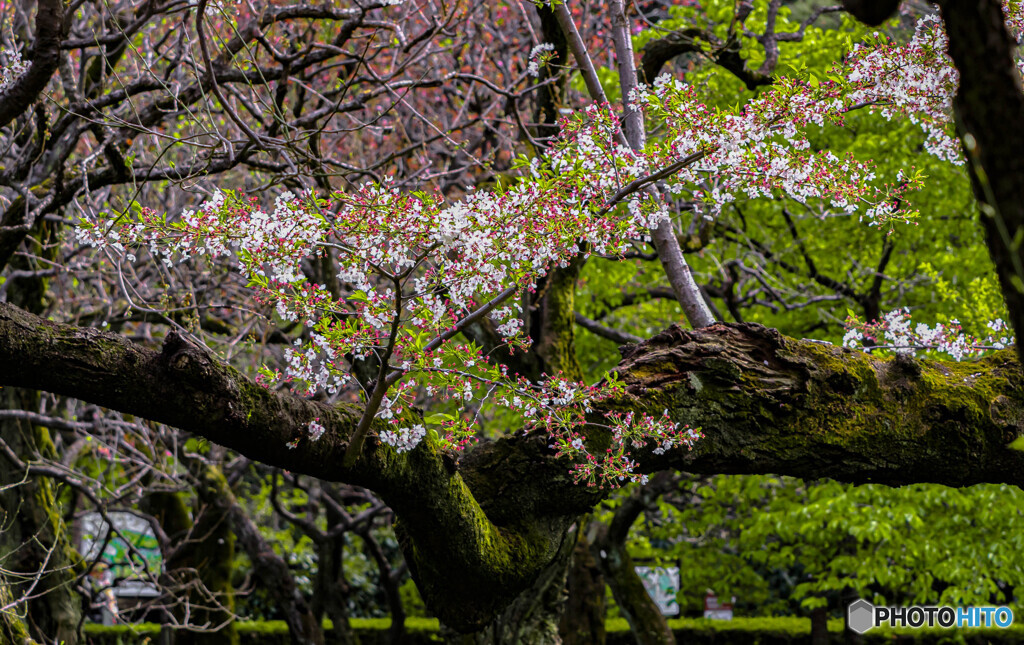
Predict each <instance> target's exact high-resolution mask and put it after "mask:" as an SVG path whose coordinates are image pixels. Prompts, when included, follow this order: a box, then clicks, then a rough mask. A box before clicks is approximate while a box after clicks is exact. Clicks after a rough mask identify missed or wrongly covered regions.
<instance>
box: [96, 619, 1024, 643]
mask: <svg viewBox="0 0 1024 645" xmlns="http://www.w3.org/2000/svg"><path fill="white" fill-rule="evenodd" d="M669 625H670V626H671V627H672V630H673V631H674V632H675V633H676V641H678V642H679V643H686V644H687V645H806V643H808V642H809V641H810V634H811V621H810V620H808V619H806V618H795V617H783V618H736V619H734V620H704V619H699V618H680V619H675V620H670V621H669ZM324 627H325V628H326V629H330V628H331V624H330V621H325V622H324ZM390 627H391V619H389V618H356V619H353V620H352V628H353V629H354V630H355V631H356V633H357V634H358V635H359V640H360V641H361V642H362V644H363V645H384V644H385V643H387V642H388V631H387V630H388V629H389V628H390ZM828 627H829V632H830V633H831V635H832V642H833V643H835V644H836V645H840V644H841V643H843V642H844V639H843V634H842V630H843V623H842V621H841V620H832V621H829V626H828ZM405 628H406V631H407V632H408V633H409V636H410V638H409V642H410V643H411V644H412V645H421V644H426V643H437V642H440V641H441V638H440V637H439V635H438V624H437V620H436V619H433V618H409V619H407V620H406V621H405ZM607 631H608V645H632V644H633V643H635V642H636V641H635V640H634V639H633V636H632V634H631V633H630V631H629V625H628V624H627V623H626V621H625V620H624V619H621V618H615V619H611V620H609V621H608V623H607ZM238 632H239V635H240V636H241V641H242V642H243V643H245V645H290V642H289V640H288V628H287V626H286V625H285V624H284V622H283V621H268V622H260V623H251V622H242V623H239V624H238ZM159 633H160V626H159V625H153V624H147V623H142V624H138V625H116V626H113V627H104V626H103V625H86V626H85V643H86V645H153V644H154V643H156V642H157V639H156V637H157V635H158V634H159ZM882 643H886V644H906V645H909V644H911V643H913V644H914V645H987V644H991V645H1003V644H1007V645H1009V644H1019V645H1024V624H1015V625H1013V626H1011V627H1009V628H1007V629H970V630H963V631H957V630H952V629H896V630H891V629H886V630H872V631H870V632H868V633H867V634H865V635H864V645H881V644H882Z"/></svg>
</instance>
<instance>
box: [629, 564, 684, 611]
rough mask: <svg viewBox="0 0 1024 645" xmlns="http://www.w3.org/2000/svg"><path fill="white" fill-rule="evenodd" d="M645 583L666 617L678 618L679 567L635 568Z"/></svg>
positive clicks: (648, 591)
mask: <svg viewBox="0 0 1024 645" xmlns="http://www.w3.org/2000/svg"><path fill="white" fill-rule="evenodd" d="M635 569H636V574H637V575H638V576H640V579H641V580H643V582H644V589H646V590H647V593H648V594H650V596H651V598H652V599H653V600H654V602H655V603H657V605H658V609H660V610H661V613H662V615H664V616H678V615H679V602H678V601H677V600H676V594H677V593H679V567H635Z"/></svg>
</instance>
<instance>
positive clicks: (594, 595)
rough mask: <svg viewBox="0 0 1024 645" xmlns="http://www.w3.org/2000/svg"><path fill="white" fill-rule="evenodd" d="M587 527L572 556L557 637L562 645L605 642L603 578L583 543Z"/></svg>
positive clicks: (592, 556)
mask: <svg viewBox="0 0 1024 645" xmlns="http://www.w3.org/2000/svg"><path fill="white" fill-rule="evenodd" d="M586 532H587V529H586V525H585V524H584V526H583V528H582V529H581V530H580V531H579V534H580V536H579V538H577V540H576V546H575V547H574V548H573V552H572V564H571V565H570V567H569V575H568V580H567V581H566V594H567V596H568V597H567V598H566V604H565V610H564V611H563V613H562V620H561V622H560V623H559V625H558V633H559V634H560V635H561V637H562V645H604V643H605V639H606V633H605V624H604V623H605V617H606V614H607V607H606V606H605V599H604V584H605V583H604V577H603V576H602V575H601V570H600V569H598V567H597V561H596V560H595V559H594V554H593V553H592V552H591V549H590V543H589V542H588V541H587V539H586Z"/></svg>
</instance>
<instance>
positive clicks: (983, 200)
mask: <svg viewBox="0 0 1024 645" xmlns="http://www.w3.org/2000/svg"><path fill="white" fill-rule="evenodd" d="M939 7H940V9H941V10H942V19H943V22H945V24H946V33H947V34H949V55H950V57H952V59H953V62H954V63H956V67H957V69H958V70H960V87H959V89H958V91H957V94H956V98H955V100H954V108H955V110H956V117H957V126H958V128H959V129H960V134H961V137H962V139H963V142H964V152H965V154H966V156H967V167H968V169H969V170H970V174H971V183H972V185H973V187H974V196H975V197H976V198H977V200H978V203H979V205H980V206H981V223H982V226H983V227H984V229H985V241H986V243H987V244H988V249H989V254H990V255H991V257H992V262H993V263H994V264H995V267H996V273H997V274H998V275H999V284H1000V286H1001V287H1002V291H1003V297H1004V298H1005V299H1006V305H1007V307H1008V308H1009V311H1010V321H1011V324H1012V325H1013V329H1014V332H1015V333H1016V335H1017V338H1024V245H1022V244H1021V241H1020V240H1021V236H1024V156H1022V155H1021V150H1024V92H1022V91H1021V79H1020V72H1019V71H1018V69H1017V66H1016V64H1015V63H1014V52H1015V51H1016V43H1014V42H1013V40H1012V39H1011V38H1010V34H1009V33H1008V32H1007V30H1006V25H1005V24H1004V21H1003V10H1002V3H1001V2H999V0H970V1H968V0H944V1H942V2H939ZM1017 351H1018V352H1020V355H1021V356H1022V357H1024V344H1018V345H1017Z"/></svg>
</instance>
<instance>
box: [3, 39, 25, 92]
mask: <svg viewBox="0 0 1024 645" xmlns="http://www.w3.org/2000/svg"><path fill="white" fill-rule="evenodd" d="M0 58H2V59H4V60H6V61H7V63H6V64H0V92H3V91H4V90H6V89H7V88H8V87H10V86H11V85H13V84H14V81H15V80H17V78H18V77H19V76H21V75H22V74H24V73H25V72H26V71H27V70H28V66H27V65H26V64H25V63H24V62H23V61H22V60H21V52H20V51H17V50H10V49H4V50H2V51H0Z"/></svg>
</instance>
